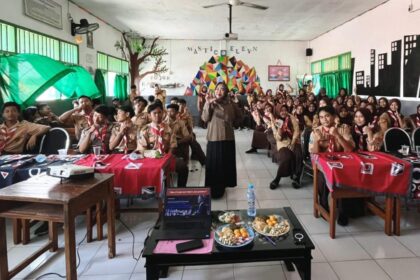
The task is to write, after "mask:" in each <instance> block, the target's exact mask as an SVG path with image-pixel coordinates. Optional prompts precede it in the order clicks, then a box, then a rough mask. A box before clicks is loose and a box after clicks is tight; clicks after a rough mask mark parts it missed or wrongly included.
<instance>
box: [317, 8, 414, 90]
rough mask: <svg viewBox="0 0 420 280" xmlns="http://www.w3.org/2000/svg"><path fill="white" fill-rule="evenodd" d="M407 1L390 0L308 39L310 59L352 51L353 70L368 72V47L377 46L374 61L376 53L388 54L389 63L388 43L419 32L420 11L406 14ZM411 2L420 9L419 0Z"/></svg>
mask: <svg viewBox="0 0 420 280" xmlns="http://www.w3.org/2000/svg"><path fill="white" fill-rule="evenodd" d="M410 3H411V0H390V1H389V2H387V3H385V4H383V5H381V6H379V7H377V8H375V9H373V10H371V11H369V12H367V13H365V14H363V15H362V16H360V17H357V18H355V19H353V20H351V21H349V22H347V23H345V24H343V25H342V26H340V27H338V28H336V29H334V30H332V31H330V32H328V33H326V34H324V35H322V36H320V37H318V38H316V39H314V40H312V41H310V43H309V44H310V47H311V48H313V53H314V54H313V56H312V59H311V61H316V60H319V59H323V58H327V57H331V56H335V55H337V54H340V53H344V52H348V51H351V54H352V57H353V58H355V66H354V69H355V71H362V70H364V71H365V75H370V50H371V49H376V60H377V54H379V53H388V64H390V63H391V42H393V41H396V40H403V39H404V35H415V34H420V11H418V12H415V13H409V12H408V5H409V4H410ZM413 3H414V8H415V9H418V8H420V1H419V0H415V1H413ZM402 55H403V51H402ZM401 61H403V59H401ZM401 71H403V67H401ZM376 81H378V70H376ZM401 96H403V83H401Z"/></svg>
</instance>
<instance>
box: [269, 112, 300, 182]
mask: <svg viewBox="0 0 420 280" xmlns="http://www.w3.org/2000/svg"><path fill="white" fill-rule="evenodd" d="M270 119H271V128H272V130H273V135H274V138H275V139H276V146H277V157H278V164H279V167H278V169H277V175H276V178H274V180H273V181H272V182H271V183H270V189H275V188H277V187H278V185H279V182H280V179H281V178H282V177H287V176H291V177H292V180H293V183H292V185H293V187H294V188H295V189H298V188H300V184H299V177H300V173H301V171H302V149H301V147H300V143H299V137H300V129H299V122H298V120H297V119H296V118H295V117H294V116H293V115H292V114H289V113H288V111H287V106H286V105H283V106H282V107H281V109H280V112H279V119H278V123H277V124H276V120H275V119H274V116H273V115H272V114H271V115H270Z"/></svg>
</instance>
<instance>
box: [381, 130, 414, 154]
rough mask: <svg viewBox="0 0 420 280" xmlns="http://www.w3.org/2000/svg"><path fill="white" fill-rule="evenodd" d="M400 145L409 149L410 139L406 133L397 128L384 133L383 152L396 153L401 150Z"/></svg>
mask: <svg viewBox="0 0 420 280" xmlns="http://www.w3.org/2000/svg"><path fill="white" fill-rule="evenodd" d="M402 145H407V146H409V147H411V138H410V135H408V133H407V132H406V131H405V130H403V129H401V128H399V127H391V128H389V129H388V130H387V131H385V135H384V148H385V152H397V151H398V150H399V149H401V146H402Z"/></svg>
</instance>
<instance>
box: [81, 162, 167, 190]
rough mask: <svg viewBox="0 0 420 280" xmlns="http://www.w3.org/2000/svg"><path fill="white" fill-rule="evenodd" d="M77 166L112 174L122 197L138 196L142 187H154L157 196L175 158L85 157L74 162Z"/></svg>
mask: <svg viewBox="0 0 420 280" xmlns="http://www.w3.org/2000/svg"><path fill="white" fill-rule="evenodd" d="M75 164H78V165H84V166H94V167H95V172H99V173H112V174H114V186H115V187H116V188H121V194H122V195H139V194H141V189H142V188H143V187H150V186H153V187H155V188H156V189H155V191H156V193H157V194H159V193H160V191H161V189H162V182H163V176H164V174H165V172H172V171H174V170H175V158H174V157H173V156H172V154H166V155H165V156H164V157H162V158H156V159H152V158H142V159H137V160H131V159H129V157H128V155H124V154H110V155H100V156H95V155H92V154H90V155H87V156H86V157H85V158H83V159H80V160H78V161H77V162H75Z"/></svg>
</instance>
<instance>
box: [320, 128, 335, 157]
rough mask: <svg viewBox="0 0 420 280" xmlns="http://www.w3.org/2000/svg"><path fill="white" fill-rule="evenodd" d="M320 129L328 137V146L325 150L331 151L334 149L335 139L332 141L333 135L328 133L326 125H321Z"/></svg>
mask: <svg viewBox="0 0 420 280" xmlns="http://www.w3.org/2000/svg"><path fill="white" fill-rule="evenodd" d="M322 131H323V132H324V134H326V135H327V138H328V147H327V152H329V153H333V152H334V151H335V141H334V136H332V135H331V134H330V128H329V127H327V128H325V127H322Z"/></svg>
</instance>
